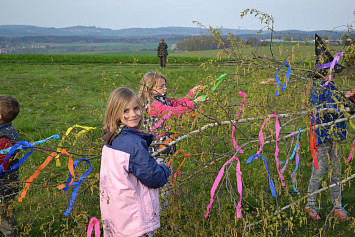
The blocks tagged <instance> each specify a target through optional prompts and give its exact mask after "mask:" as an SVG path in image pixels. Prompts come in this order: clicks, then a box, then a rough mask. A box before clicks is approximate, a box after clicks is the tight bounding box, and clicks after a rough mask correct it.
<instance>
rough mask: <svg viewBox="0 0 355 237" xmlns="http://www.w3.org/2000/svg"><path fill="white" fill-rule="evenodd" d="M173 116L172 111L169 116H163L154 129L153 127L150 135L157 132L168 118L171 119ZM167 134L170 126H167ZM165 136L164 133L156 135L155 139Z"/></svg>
mask: <svg viewBox="0 0 355 237" xmlns="http://www.w3.org/2000/svg"><path fill="white" fill-rule="evenodd" d="M171 115H172V112H171V111H170V112H169V113H168V114H164V115H163V118H161V119H160V120H159V121H158V122H157V123H156V124H155V125H154V126H153V127H152V131H151V132H149V133H150V134H151V133H152V132H153V131H154V130H155V129H157V128H158V127H159V126H160V125H161V124H162V123H163V122H164V121H165V120H167V119H168V118H170V117H171ZM165 128H166V132H167V133H168V132H169V127H168V125H166V127H165ZM163 135H165V133H162V134H158V135H156V136H155V137H156V138H159V137H161V136H163Z"/></svg>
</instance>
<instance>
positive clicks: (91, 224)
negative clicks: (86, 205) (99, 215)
mask: <svg viewBox="0 0 355 237" xmlns="http://www.w3.org/2000/svg"><path fill="white" fill-rule="evenodd" d="M94 224H95V237H100V234H101V233H100V221H99V220H98V219H96V218H95V217H93V218H91V220H90V222H89V226H88V231H87V237H91V233H92V229H93V228H94Z"/></svg>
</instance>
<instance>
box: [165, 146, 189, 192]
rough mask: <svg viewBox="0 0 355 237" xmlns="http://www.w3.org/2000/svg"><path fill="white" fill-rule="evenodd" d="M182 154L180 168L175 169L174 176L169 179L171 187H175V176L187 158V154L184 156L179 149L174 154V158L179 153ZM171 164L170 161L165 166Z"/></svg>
mask: <svg viewBox="0 0 355 237" xmlns="http://www.w3.org/2000/svg"><path fill="white" fill-rule="evenodd" d="M179 152H182V153H184V154H185V156H184V159H183V161H182V162H181V164H180V166H179V167H178V168H177V169H176V172H175V173H174V176H173V177H172V178H171V179H170V180H171V181H172V182H171V185H172V186H174V185H175V181H176V175H177V174H178V172H179V170H180V169H181V167H182V166H183V164H184V163H185V160H186V157H189V156H190V155H189V154H186V153H185V152H184V151H183V150H181V149H179V150H177V151H176V152H175V154H174V157H175V156H176V155H177V154H178V153H179ZM170 163H171V161H169V162H168V164H167V166H169V165H170Z"/></svg>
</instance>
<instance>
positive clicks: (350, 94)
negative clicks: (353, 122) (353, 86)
mask: <svg viewBox="0 0 355 237" xmlns="http://www.w3.org/2000/svg"><path fill="white" fill-rule="evenodd" d="M354 94H355V90H350V91H348V92H346V93H345V97H346V98H349V97H350V96H352V95H354Z"/></svg>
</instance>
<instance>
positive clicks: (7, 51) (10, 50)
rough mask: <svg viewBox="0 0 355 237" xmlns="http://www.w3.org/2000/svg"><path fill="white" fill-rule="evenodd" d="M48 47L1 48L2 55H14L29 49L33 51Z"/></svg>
mask: <svg viewBox="0 0 355 237" xmlns="http://www.w3.org/2000/svg"><path fill="white" fill-rule="evenodd" d="M47 47H48V46H44V45H31V46H28V47H25V46H21V47H19V46H10V45H5V46H4V47H2V48H0V54H13V53H15V52H18V51H21V50H24V49H27V48H31V49H45V48H47Z"/></svg>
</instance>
